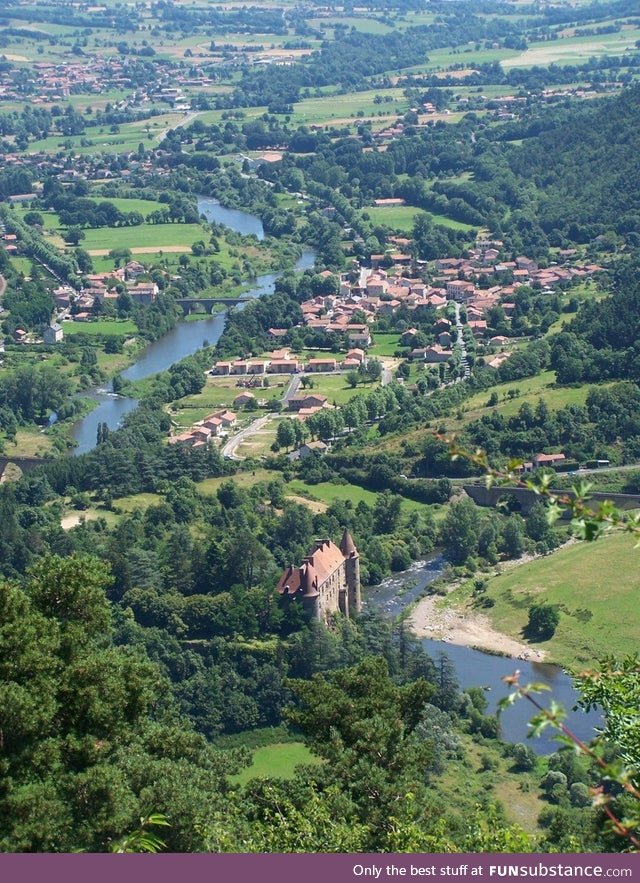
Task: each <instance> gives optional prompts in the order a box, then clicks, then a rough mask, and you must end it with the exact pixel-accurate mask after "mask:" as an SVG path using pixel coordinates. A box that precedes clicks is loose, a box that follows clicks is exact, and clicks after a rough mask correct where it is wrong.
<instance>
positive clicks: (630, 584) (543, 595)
mask: <svg viewBox="0 0 640 883" xmlns="http://www.w3.org/2000/svg"><path fill="white" fill-rule="evenodd" d="M639 555H640V552H639V551H638V549H635V548H634V543H633V539H632V537H630V536H625V535H623V534H617V535H611V536H608V537H604V538H603V539H600V540H597V541H596V542H594V543H575V544H572V545H570V546H567V547H565V548H563V549H560V550H558V551H557V552H554V553H553V554H552V555H549V556H547V557H545V558H539V559H537V560H536V561H531V562H529V563H527V564H522V565H521V566H519V567H516V568H515V569H514V570H512V571H509V572H508V573H505V574H502V575H500V576H497V577H495V578H494V579H491V580H490V581H489V584H488V592H487V593H488V596H489V597H490V598H492V599H493V600H494V601H495V606H494V607H492V608H490V609H489V610H488V615H489V617H490V619H491V622H492V623H493V625H494V626H495V627H496V628H498V629H499V630H500V631H504V632H506V633H507V634H510V635H514V636H518V637H520V638H521V637H522V635H521V631H522V629H523V628H524V627H525V625H526V623H527V618H528V613H527V611H528V608H529V607H530V606H531V605H532V604H539V603H545V604H553V605H557V607H558V609H559V610H560V613H561V618H560V624H559V625H558V628H557V631H556V633H555V635H554V636H553V638H551V640H549V641H545V642H542V643H539V644H535V645H534V646H536V647H540V648H543V649H545V650H546V651H547V652H548V654H549V656H550V657H551V658H552V659H554V660H557V661H559V662H560V663H562V664H563V665H567V666H569V667H571V668H580V667H583V666H584V665H585V664H586V665H589V664H591V663H593V662H594V661H595V660H596V659H598V658H600V657H604V656H607V655H609V654H614V655H618V656H623V655H625V654H629V653H633V652H635V651H636V650H637V649H638V646H640V618H638V615H637V611H638V593H639V592H640V568H639V567H638V563H639V559H638V556H639ZM612 574H624V578H621V579H613V578H612Z"/></svg>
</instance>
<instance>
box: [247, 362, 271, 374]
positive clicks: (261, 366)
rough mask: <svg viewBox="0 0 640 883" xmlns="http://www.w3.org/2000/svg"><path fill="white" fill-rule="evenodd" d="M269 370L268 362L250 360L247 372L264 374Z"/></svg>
mask: <svg viewBox="0 0 640 883" xmlns="http://www.w3.org/2000/svg"><path fill="white" fill-rule="evenodd" d="M266 370H267V363H266V362H248V363H247V374H264V373H265V372H266Z"/></svg>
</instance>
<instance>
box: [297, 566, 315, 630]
mask: <svg viewBox="0 0 640 883" xmlns="http://www.w3.org/2000/svg"><path fill="white" fill-rule="evenodd" d="M300 588H301V590H302V603H303V605H304V608H305V610H308V611H309V613H311V615H312V616H313V617H314V619H320V604H319V595H320V593H319V592H318V575H317V573H316V571H315V568H314V567H313V564H311V562H310V561H307V562H306V563H305V564H303V566H302V567H301V568H300Z"/></svg>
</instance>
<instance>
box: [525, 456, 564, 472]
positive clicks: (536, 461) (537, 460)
mask: <svg viewBox="0 0 640 883" xmlns="http://www.w3.org/2000/svg"><path fill="white" fill-rule="evenodd" d="M566 459H567V458H566V457H565V455H564V454H536V455H535V456H534V457H533V465H534V466H535V467H536V468H537V469H539V468H540V467H541V466H551V467H552V468H553V467H554V466H557V465H558V464H559V463H562V462H563V461H564V460H566Z"/></svg>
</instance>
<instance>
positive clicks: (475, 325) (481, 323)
mask: <svg viewBox="0 0 640 883" xmlns="http://www.w3.org/2000/svg"><path fill="white" fill-rule="evenodd" d="M467 325H468V326H469V328H470V329H471V333H472V334H473V336H474V337H484V336H485V334H486V333H487V323H486V321H485V319H476V320H472V321H470V322H467Z"/></svg>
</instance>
